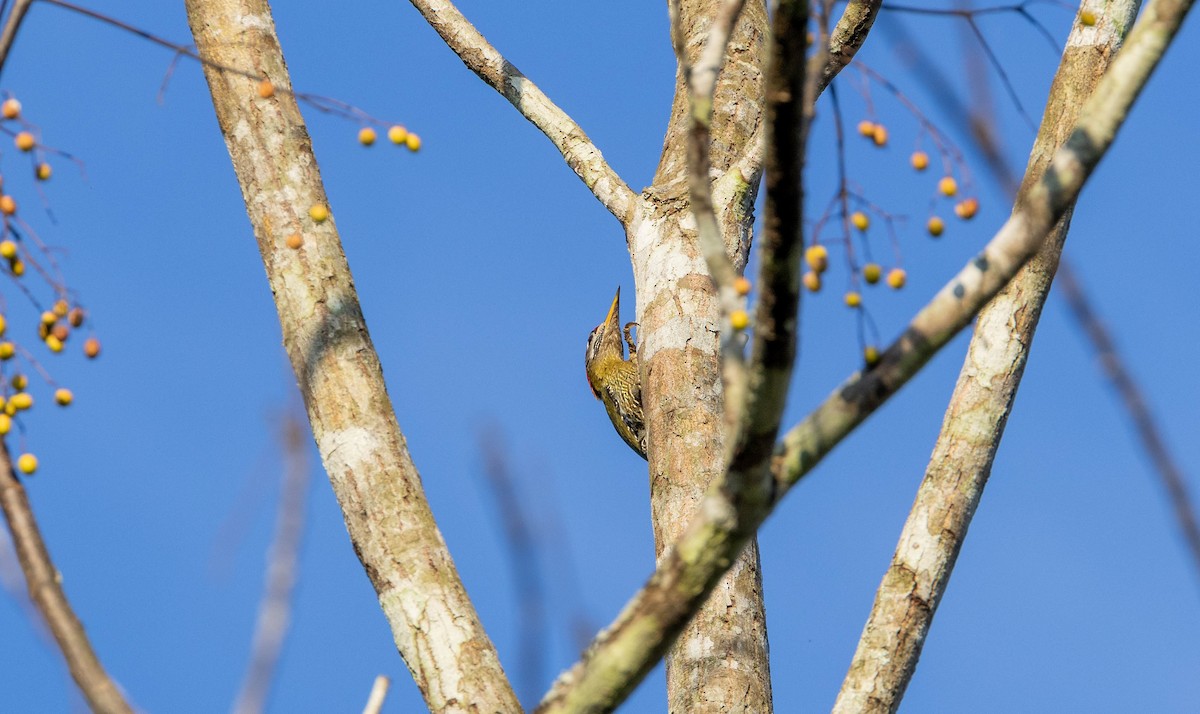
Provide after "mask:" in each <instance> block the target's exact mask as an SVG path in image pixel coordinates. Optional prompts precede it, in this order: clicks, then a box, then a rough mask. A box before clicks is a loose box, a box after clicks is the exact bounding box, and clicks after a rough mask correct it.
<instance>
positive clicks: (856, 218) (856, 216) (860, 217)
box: [850, 211, 871, 231]
mask: <svg viewBox="0 0 1200 714" xmlns="http://www.w3.org/2000/svg"><path fill="white" fill-rule="evenodd" d="M850 222H851V223H852V224H854V227H855V228H857V229H858V230H860V231H865V230H867V228H869V227H870V225H871V219H870V218H867V214H865V213H863V212H862V211H855V212H854V213H851V214H850Z"/></svg>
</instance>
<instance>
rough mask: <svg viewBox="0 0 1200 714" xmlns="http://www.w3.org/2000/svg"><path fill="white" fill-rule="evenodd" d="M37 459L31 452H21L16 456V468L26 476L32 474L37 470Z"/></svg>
mask: <svg viewBox="0 0 1200 714" xmlns="http://www.w3.org/2000/svg"><path fill="white" fill-rule="evenodd" d="M37 467H38V460H37V457H36V456H34V455H33V454H21V455H20V456H19V457H18V458H17V469H19V470H20V471H21V473H23V474H25V475H26V476H32V475H33V472H34V471H37Z"/></svg>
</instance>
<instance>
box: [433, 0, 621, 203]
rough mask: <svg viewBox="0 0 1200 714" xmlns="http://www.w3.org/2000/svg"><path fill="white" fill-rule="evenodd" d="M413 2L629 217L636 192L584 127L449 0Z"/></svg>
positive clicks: (467, 61)
mask: <svg viewBox="0 0 1200 714" xmlns="http://www.w3.org/2000/svg"><path fill="white" fill-rule="evenodd" d="M412 4H413V7H415V8H417V11H418V12H420V13H421V15H422V16H424V17H425V20H426V21H427V22H428V23H429V24H430V26H432V27H433V29H434V30H435V31H436V32H437V33H438V35H440V36H441V38H442V39H443V40H444V41H445V42H446V44H447V45H448V46H449V47H450V49H451V50H453V51H454V54H456V55H458V58H459V59H460V60H462V62H463V64H465V65H466V66H467V68H468V69H470V70H471V71H472V72H474V73H475V74H477V75H479V78H480V79H482V80H483V81H484V82H487V83H488V85H490V86H491V87H492V88H493V89H495V90H496V91H497V92H500V94H502V95H503V96H504V98H505V99H507V100H508V101H509V102H511V103H512V105H513V106H514V107H516V108H517V111H519V112H521V115H522V116H524V117H525V118H526V119H528V120H529V121H530V122H532V123H533V125H534V126H536V127H537V128H538V129H539V130H541V132H542V133H543V134H545V135H546V138H548V139H550V141H551V142H552V143H553V144H554V146H555V147H557V148H558V150H559V151H560V152H561V153H562V155H563V158H564V159H566V161H567V165H568V166H570V167H571V169H572V170H573V171H574V172H575V173H576V174H577V175H578V176H579V178H580V179H582V180H583V182H584V184H585V185H586V186H587V187H588V188H589V189H590V190H591V192H592V193H593V194H594V195H595V196H596V198H598V199H599V200H600V203H602V204H603V205H604V207H605V208H607V209H608V211H609V212H610V213H612V214H613V215H614V216H616V218H617V220H619V221H621V223H622V224H624V223H626V222H627V221H628V220H629V219H630V211H631V210H632V208H633V205H634V201H635V200H636V199H637V196H636V195H635V194H634V193H633V191H631V190H630V188H629V186H627V185H626V184H625V182H624V181H623V180H621V177H620V176H619V175H618V174H617V172H616V171H615V170H614V169H613V168H612V167H611V166H609V165H608V162H607V161H605V160H604V156H603V155H601V153H600V150H599V149H598V148H596V145H595V144H593V143H592V141H591V139H589V138H588V136H587V134H585V133H584V131H583V129H581V128H580V127H579V125H578V124H576V123H575V121H574V120H573V119H571V117H569V116H568V115H567V113H566V112H564V111H563V110H562V109H560V108H559V107H558V105H556V104H555V103H554V102H552V101H550V98H549V97H547V96H546V95H545V93H543V92H542V90H541V89H539V88H538V86H537V85H536V84H534V83H533V82H531V81H530V80H529V78H528V77H526V76H525V75H523V74H521V72H520V70H518V69H517V68H516V67H515V66H513V65H512V64H511V63H510V62H509V61H508V60H506V59H504V56H503V55H501V54H500V52H499V51H497V50H496V48H495V47H493V46H492V45H491V44H490V43H488V41H487V40H486V39H484V37H483V35H482V34H480V32H479V30H476V29H475V26H474V25H472V24H471V23H470V22H469V21H468V20H467V18H466V17H464V16H463V14H462V13H461V12H459V10H458V8H457V7H455V6H454V4H453V3H451V2H449V0H412Z"/></svg>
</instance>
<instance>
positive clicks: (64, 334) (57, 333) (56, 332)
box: [50, 322, 71, 342]
mask: <svg viewBox="0 0 1200 714" xmlns="http://www.w3.org/2000/svg"><path fill="white" fill-rule="evenodd" d="M50 334H51V335H52V336H54V337H57V338H58V340H59V342H66V341H67V338H68V337H70V336H71V328H70V327H67V324H66V323H65V322H60V323H58V324H57V325H55V326H54V327H51V328H50Z"/></svg>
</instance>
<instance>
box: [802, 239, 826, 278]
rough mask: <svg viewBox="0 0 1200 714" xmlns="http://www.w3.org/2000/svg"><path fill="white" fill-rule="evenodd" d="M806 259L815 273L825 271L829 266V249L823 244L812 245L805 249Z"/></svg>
mask: <svg viewBox="0 0 1200 714" xmlns="http://www.w3.org/2000/svg"><path fill="white" fill-rule="evenodd" d="M804 261H805V262H806V263H808V267H810V268H812V269H813V272H815V273H824V272H825V269H826V268H828V267H829V251H828V250H827V249H826V248H825V246H823V245H810V246H809V247H808V249H807V250H805V251H804Z"/></svg>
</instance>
